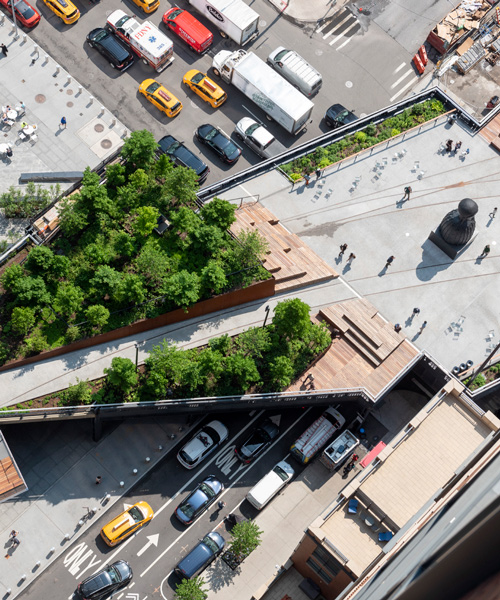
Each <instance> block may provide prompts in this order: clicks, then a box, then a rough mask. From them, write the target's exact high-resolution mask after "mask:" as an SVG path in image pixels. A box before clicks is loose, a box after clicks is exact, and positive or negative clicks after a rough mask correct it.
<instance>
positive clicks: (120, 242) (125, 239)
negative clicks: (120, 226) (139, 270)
mask: <svg viewBox="0 0 500 600" xmlns="http://www.w3.org/2000/svg"><path fill="white" fill-rule="evenodd" d="M113 248H114V249H115V252H117V253H118V254H119V255H120V256H123V257H124V258H130V257H132V256H133V254H134V253H135V244H134V240H133V239H132V238H131V237H130V236H129V234H128V233H127V232H126V231H119V232H117V234H116V235H115V237H114V238H113Z"/></svg>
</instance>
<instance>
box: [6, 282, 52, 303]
mask: <svg viewBox="0 0 500 600" xmlns="http://www.w3.org/2000/svg"><path fill="white" fill-rule="evenodd" d="M12 291H13V292H14V294H16V301H17V302H18V303H19V304H22V305H30V306H33V307H35V306H43V305H44V304H49V303H50V300H51V295H50V293H49V292H48V290H47V287H46V285H45V282H44V280H43V279H42V278H41V277H23V278H22V279H20V280H18V281H16V283H15V285H14V286H13V288H12Z"/></svg>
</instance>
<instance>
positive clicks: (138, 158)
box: [120, 129, 158, 169]
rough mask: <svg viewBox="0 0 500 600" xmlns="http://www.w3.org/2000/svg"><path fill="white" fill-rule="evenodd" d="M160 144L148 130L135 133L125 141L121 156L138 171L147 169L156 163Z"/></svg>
mask: <svg viewBox="0 0 500 600" xmlns="http://www.w3.org/2000/svg"><path fill="white" fill-rule="evenodd" d="M157 148H158V144H157V142H156V141H155V138H154V136H153V134H152V133H151V132H150V131H147V130H146V129H141V130H139V131H133V132H132V133H131V134H130V137H128V138H127V139H126V140H125V143H124V144H123V148H122V151H121V153H120V154H121V156H122V158H124V159H125V160H126V161H128V162H129V163H131V165H134V166H135V167H136V168H137V169H146V168H148V166H149V165H150V164H151V163H152V162H153V161H154V158H155V154H156V149H157Z"/></svg>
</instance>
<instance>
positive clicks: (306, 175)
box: [304, 169, 322, 187]
mask: <svg viewBox="0 0 500 600" xmlns="http://www.w3.org/2000/svg"><path fill="white" fill-rule="evenodd" d="M314 173H315V175H316V181H318V179H319V178H320V177H321V174H322V171H321V169H316V171H314ZM304 180H305V182H306V187H307V186H308V185H309V182H310V181H311V176H310V175H309V173H306V174H305V175H304Z"/></svg>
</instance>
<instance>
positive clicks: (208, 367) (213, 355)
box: [197, 348, 224, 393]
mask: <svg viewBox="0 0 500 600" xmlns="http://www.w3.org/2000/svg"><path fill="white" fill-rule="evenodd" d="M197 360H198V365H199V368H200V376H201V378H202V381H203V382H204V386H205V390H206V391H207V393H210V391H211V390H212V389H214V388H215V387H216V385H217V381H218V380H219V378H220V376H221V374H222V372H223V370H224V363H223V358H222V354H221V353H220V352H217V351H213V350H212V349H211V348H205V349H203V350H201V351H200V352H199V353H198V357H197Z"/></svg>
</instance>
